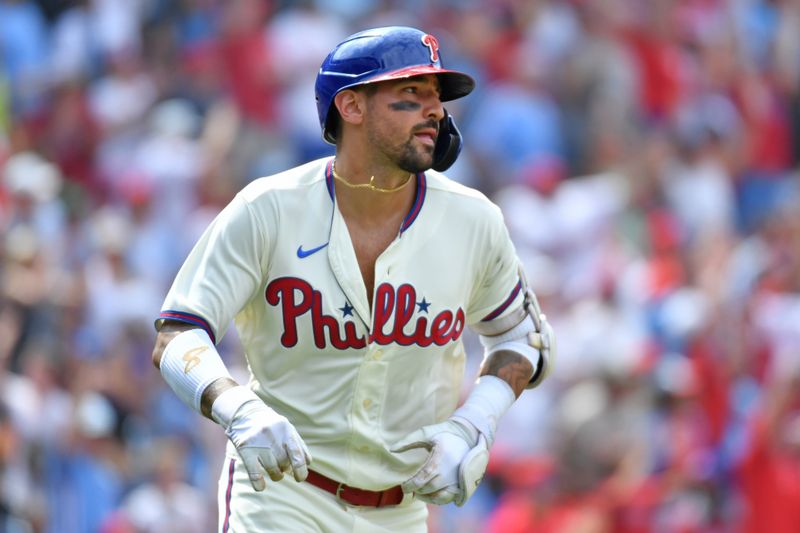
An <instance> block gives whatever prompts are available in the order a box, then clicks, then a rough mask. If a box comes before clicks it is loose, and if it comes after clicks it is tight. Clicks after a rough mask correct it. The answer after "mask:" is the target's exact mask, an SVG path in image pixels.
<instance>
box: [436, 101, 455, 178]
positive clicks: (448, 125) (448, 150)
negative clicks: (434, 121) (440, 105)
mask: <svg viewBox="0 0 800 533" xmlns="http://www.w3.org/2000/svg"><path fill="white" fill-rule="evenodd" d="M460 153H461V132H460V131H458V127H457V126H456V122H455V121H454V120H453V117H452V115H450V113H448V112H447V110H446V109H445V110H444V117H443V118H442V120H440V121H439V136H438V137H437V138H436V145H435V146H434V148H433V165H432V168H433V170H437V171H439V172H444V171H445V170H447V169H448V168H450V167H451V166H452V165H453V163H455V162H456V159H457V158H458V154H460Z"/></svg>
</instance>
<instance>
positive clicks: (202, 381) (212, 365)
mask: <svg viewBox="0 0 800 533" xmlns="http://www.w3.org/2000/svg"><path fill="white" fill-rule="evenodd" d="M159 369H160V370H161V375H162V376H163V377H164V381H166V382H167V384H168V385H169V386H170V387H171V388H172V390H173V391H175V394H176V395H177V396H178V398H180V399H181V400H182V401H183V403H185V404H186V405H188V406H189V407H191V408H192V409H194V410H195V411H197V412H198V413H199V412H201V411H200V398H201V397H202V396H203V391H204V390H205V389H206V387H208V386H209V385H210V384H211V383H213V382H214V381H216V380H218V379H219V378H230V377H231V375H230V373H229V372H228V369H227V368H226V367H225V363H223V362H222V359H221V358H220V356H219V353H218V352H217V348H216V347H215V346H214V343H213V342H211V338H210V337H209V336H208V333H206V332H205V331H204V330H202V329H190V330H189V331H184V332H183V333H181V334H179V335H177V336H176V337H175V338H174V339H172V340H171V341H169V343H167V347H166V348H165V349H164V353H163V354H162V356H161V364H160V368H159Z"/></svg>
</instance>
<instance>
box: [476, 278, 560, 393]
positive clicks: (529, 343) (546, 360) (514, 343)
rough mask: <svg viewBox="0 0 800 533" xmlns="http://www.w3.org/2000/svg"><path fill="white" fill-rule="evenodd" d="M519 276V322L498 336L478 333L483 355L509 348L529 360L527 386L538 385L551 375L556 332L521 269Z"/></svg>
mask: <svg viewBox="0 0 800 533" xmlns="http://www.w3.org/2000/svg"><path fill="white" fill-rule="evenodd" d="M520 279H521V280H522V283H523V287H524V289H525V301H524V303H523V307H524V309H525V317H524V318H523V319H522V321H521V322H520V323H519V324H517V325H516V326H514V327H513V328H511V329H510V330H508V331H506V332H505V333H501V334H499V335H491V336H489V335H480V340H481V344H483V347H484V348H485V349H486V356H487V357H489V356H490V355H491V354H492V353H494V352H497V351H500V350H509V351H512V352H515V353H518V354H520V355H521V356H523V357H525V358H526V359H528V360H529V361H530V362H531V364H532V365H533V375H532V376H531V380H530V382H529V383H528V386H527V388H529V389H532V388H533V387H536V386H538V385H539V384H540V383H541V382H542V381H544V379H545V378H546V377H547V376H548V375H550V372H551V371H552V368H553V365H554V364H555V359H556V352H557V348H556V335H555V332H554V331H553V328H552V326H550V323H549V322H548V321H547V317H546V316H545V314H544V313H542V310H541V308H540V307H539V302H538V301H537V299H536V295H535V294H534V293H533V291H532V290H531V289H530V287H528V284H527V280H526V279H525V276H524V272H522V270H520Z"/></svg>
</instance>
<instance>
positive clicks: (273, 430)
mask: <svg viewBox="0 0 800 533" xmlns="http://www.w3.org/2000/svg"><path fill="white" fill-rule="evenodd" d="M211 415H212V417H213V418H214V420H215V421H216V422H217V423H218V424H219V425H221V426H222V427H224V428H225V434H226V435H228V438H229V439H230V441H231V442H232V443H233V445H234V446H236V450H237V451H238V452H239V456H241V458H242V461H243V462H244V467H245V469H246V470H247V473H248V475H249V476H250V483H252V485H253V488H254V489H255V490H257V491H262V490H264V489H265V488H266V482H265V481H264V471H265V470H266V472H267V474H269V477H270V479H272V480H273V481H280V480H281V479H283V474H284V472H287V473H288V472H289V471H291V472H292V474H293V475H294V478H295V480H297V481H303V480H304V479H306V477H307V476H308V464H309V463H310V462H311V454H310V453H309V452H308V448H307V447H306V444H305V443H304V442H303V439H302V438H300V435H299V434H298V433H297V430H296V429H295V428H294V426H293V425H292V424H291V423H290V422H289V421H288V420H287V419H286V417H284V416H282V415H280V414H278V413H276V412H275V411H274V410H273V409H271V408H270V407H269V406H267V405H266V404H265V403H264V402H263V401H262V400H261V398H259V397H258V396H256V394H255V393H254V392H253V391H251V390H250V389H249V388H247V387H242V386H237V387H233V388H231V389H228V390H226V391H225V392H223V393H222V394H220V395H219V397H218V398H217V399H216V400H214V403H213V404H212V406H211Z"/></svg>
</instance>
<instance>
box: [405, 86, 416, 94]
mask: <svg viewBox="0 0 800 533" xmlns="http://www.w3.org/2000/svg"><path fill="white" fill-rule="evenodd" d="M403 92H404V93H408V94H417V92H418V90H417V87H416V86H414V85H409V86H407V87H403Z"/></svg>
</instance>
